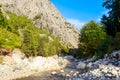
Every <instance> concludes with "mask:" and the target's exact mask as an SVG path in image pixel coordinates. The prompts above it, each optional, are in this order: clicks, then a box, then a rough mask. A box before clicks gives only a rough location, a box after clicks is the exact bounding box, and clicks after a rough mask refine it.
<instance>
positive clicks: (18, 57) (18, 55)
mask: <svg viewBox="0 0 120 80" xmlns="http://www.w3.org/2000/svg"><path fill="white" fill-rule="evenodd" d="M12 58H13V59H14V61H15V62H16V63H21V62H22V59H21V56H20V54H15V53H14V54H12Z"/></svg>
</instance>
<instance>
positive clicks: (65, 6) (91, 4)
mask: <svg viewBox="0 0 120 80" xmlns="http://www.w3.org/2000/svg"><path fill="white" fill-rule="evenodd" d="M103 1H104V0H51V2H52V3H53V4H54V5H55V6H56V7H57V9H58V10H59V11H60V13H61V14H62V15H63V16H64V17H65V18H66V20H67V21H69V22H70V23H72V24H74V25H75V26H76V27H77V28H78V29H79V28H80V27H81V26H82V25H83V24H85V23H87V22H89V21H90V20H95V21H96V22H99V21H100V18H101V17H102V15H103V13H105V9H104V8H103V7H102V3H103Z"/></svg>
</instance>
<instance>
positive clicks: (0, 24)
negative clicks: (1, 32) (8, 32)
mask: <svg viewBox="0 0 120 80" xmlns="http://www.w3.org/2000/svg"><path fill="white" fill-rule="evenodd" d="M0 8H1V7H0ZM6 25H7V19H6V18H5V17H4V16H3V14H2V11H1V9H0V27H3V26H4V27H6Z"/></svg>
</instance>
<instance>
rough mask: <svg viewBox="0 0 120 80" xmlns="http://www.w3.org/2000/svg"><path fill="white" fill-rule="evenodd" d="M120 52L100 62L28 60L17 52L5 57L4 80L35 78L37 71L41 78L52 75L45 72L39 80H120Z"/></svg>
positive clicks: (70, 58)
mask: <svg viewBox="0 0 120 80" xmlns="http://www.w3.org/2000/svg"><path fill="white" fill-rule="evenodd" d="M119 53H120V52H119V51H117V52H114V53H112V54H111V55H105V58H103V59H99V60H96V58H95V57H93V58H90V59H87V60H83V59H76V58H74V57H73V56H63V57H58V56H57V55H55V56H52V57H42V56H38V57H30V58H26V57H25V56H24V54H21V52H19V50H14V51H13V53H12V55H11V56H5V57H4V60H3V63H2V64H1V65H0V75H1V76H0V80H9V79H15V78H21V77H27V76H30V75H32V74H33V75H32V76H34V75H35V74H34V73H36V72H37V74H38V75H40V74H41V72H45V71H50V72H47V73H44V75H42V76H40V77H39V78H38V80H39V79H42V78H45V80H56V79H58V80H120V58H119V57H118V56H119ZM32 80H36V79H34V78H33V79H32ZM43 80H44V79H43Z"/></svg>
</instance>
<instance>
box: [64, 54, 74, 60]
mask: <svg viewBox="0 0 120 80" xmlns="http://www.w3.org/2000/svg"><path fill="white" fill-rule="evenodd" d="M64 58H65V59H69V60H72V59H74V57H73V56H71V55H69V56H65V57H64Z"/></svg>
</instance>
